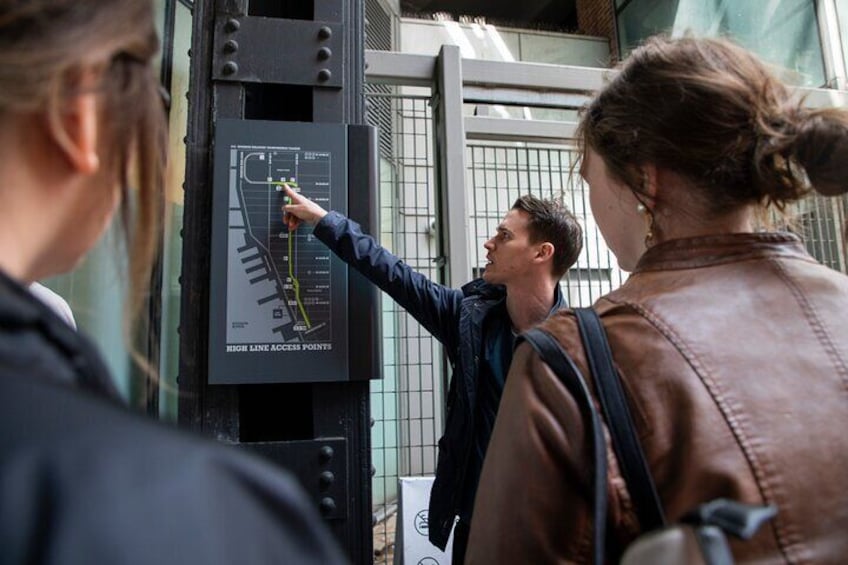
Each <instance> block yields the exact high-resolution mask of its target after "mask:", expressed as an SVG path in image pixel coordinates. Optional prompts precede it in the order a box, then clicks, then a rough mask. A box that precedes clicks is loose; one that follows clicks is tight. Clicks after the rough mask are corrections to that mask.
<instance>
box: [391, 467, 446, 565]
mask: <svg viewBox="0 0 848 565" xmlns="http://www.w3.org/2000/svg"><path fill="white" fill-rule="evenodd" d="M433 480H434V477H400V478H399V479H398V483H399V487H400V488H398V492H400V497H399V500H398V522H397V533H396V537H395V564H397V563H398V562H400V563H402V564H404V565H450V562H451V552H452V551H453V532H451V535H450V538H448V544H447V546H446V547H445V551H442V550H440V549H439V548H438V547H436V546H435V545H433V544H432V543H430V540H429V539H428V537H427V536H428V535H429V532H430V522H429V519H428V516H427V508H428V505H429V503H430V489H432V488H433Z"/></svg>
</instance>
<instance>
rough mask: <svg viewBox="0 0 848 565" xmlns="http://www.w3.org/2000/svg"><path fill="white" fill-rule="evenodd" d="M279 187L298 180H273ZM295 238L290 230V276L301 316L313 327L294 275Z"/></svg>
mask: <svg viewBox="0 0 848 565" xmlns="http://www.w3.org/2000/svg"><path fill="white" fill-rule="evenodd" d="M272 184H275V185H277V186H279V187H282V186H283V184H287V185H289V186H291V187H294V188H297V183H296V182H286V183H282V182H273V183H272ZM288 203H289V197H288V196H286V204H288ZM293 239H294V233H292V232H289V278H290V279H291V280H292V286H293V287H294V299H295V300H296V301H297V307H298V309H299V310H300V314H301V316H303V321H304V322H306V327H307V328H311V327H312V322H310V321H309V316H307V315H306V309H305V308H304V307H303V302H301V300H300V281H298V280H297V277H295V276H294V255H293V254H292V240H293Z"/></svg>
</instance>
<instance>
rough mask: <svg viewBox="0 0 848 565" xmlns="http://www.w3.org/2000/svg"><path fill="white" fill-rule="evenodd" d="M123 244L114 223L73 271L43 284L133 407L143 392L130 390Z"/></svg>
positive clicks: (118, 227) (131, 388)
mask: <svg viewBox="0 0 848 565" xmlns="http://www.w3.org/2000/svg"><path fill="white" fill-rule="evenodd" d="M116 217H117V216H116ZM122 241H123V235H122V234H121V229H120V226H119V223H118V222H117V221H115V222H113V225H112V226H111V227H110V228H109V230H108V232H107V233H106V235H105V236H104V237H103V239H102V240H101V241H100V243H98V244H97V246H96V247H95V248H94V249H93V250H92V251H91V252H90V253H89V254H88V255H87V256H86V258H85V260H84V261H83V262H82V263H81V264H80V265H79V266H78V267H77V268H76V269H74V270H73V271H71V272H70V273H67V274H64V275H60V276H58V277H53V278H51V279H48V280H46V281H43V282H44V285H45V286H47V287H49V288H50V289H52V290H53V291H55V292H56V293H58V294H59V295H60V296H62V297H63V298H64V299H65V300H66V301H67V302H68V305H69V306H70V307H71V311H73V313H74V318H75V319H76V323H77V328H79V330H80V331H81V332H83V333H85V334H86V335H88V336H89V337H90V338H91V339H92V340H94V342H95V343H96V344H97V346H98V350H99V351H100V354H101V355H102V356H103V358H104V359H105V361H106V365H107V366H108V368H109V371H110V373H111V375H112V378H113V379H114V381H115V385H116V386H117V387H118V390H119V391H120V392H121V396H123V397H124V399H125V400H127V401H130V402H133V403H135V402H140V401H141V400H142V397H141V396H140V395H141V394H143V391H141V390H136V389H134V388H133V386H132V379H131V374H132V373H131V370H130V368H131V361H130V358H129V353H128V351H127V347H126V342H125V339H124V336H125V333H124V325H123V320H124V299H125V298H126V288H125V287H126V278H125V276H124V274H125V267H126V265H125V263H124V262H123V261H122V260H120V258H121V257H125V256H126V253H122V252H121V249H122V248H123V243H122ZM136 393H138V394H139V396H137V394H136Z"/></svg>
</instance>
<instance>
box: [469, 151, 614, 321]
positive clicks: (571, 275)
mask: <svg viewBox="0 0 848 565" xmlns="http://www.w3.org/2000/svg"><path fill="white" fill-rule="evenodd" d="M467 157H468V159H467V162H468V175H467V179H466V181H467V187H468V194H469V203H468V207H469V210H470V214H471V222H470V226H471V230H472V232H473V233H472V235H471V238H470V239H469V240H470V245H471V246H472V249H470V250H469V252H470V256H471V257H472V265H473V266H474V275H475V276H479V274H480V273H481V272H482V270H483V268H484V266H485V264H486V259H485V255H486V253H485V250H484V249H483V244H484V243H485V242H486V240H488V239H489V238H490V237H491V236H492V235H493V234H494V232H495V228H496V227H497V225H498V224H499V223H500V221H501V220H502V219H503V217H504V216H505V215H506V213H507V212H508V211H509V209H510V208H511V207H512V205H513V203H514V202H515V200H516V199H517V198H518V197H519V196H522V195H525V194H532V195H533V196H536V197H539V198H549V199H556V200H559V201H561V202H563V203H564V204H565V205H566V206H568V208H569V209H570V210H571V211H572V213H574V215H575V216H576V217H577V219H578V220H579V221H580V224H581V225H582V226H583V230H584V242H583V251H582V252H581V253H580V257H579V258H578V259H577V263H576V264H575V265H574V266H573V267H572V268H571V269H570V270H569V272H568V273H567V274H566V276H565V277H564V278H563V280H562V282H561V283H560V284H561V285H562V290H563V293H564V294H565V296H566V298H567V299H568V303H569V304H570V305H572V306H588V305H590V304H592V302H594V301H595V300H596V299H597V298H598V297H600V296H602V295H603V294H606V293H607V292H609V291H610V290H612V289H613V288H616V287H618V286H620V285H621V283H622V282H624V279H625V278H626V273H624V272H623V271H621V270H620V269H619V268H618V264H617V262H616V260H615V257H614V256H613V255H612V253H610V251H609V249H608V248H607V246H606V243H605V242H604V239H603V237H602V236H601V233H600V232H599V231H598V228H597V225H596V224H595V221H594V218H592V214H591V211H590V209H589V193H588V189H587V187H586V186H585V185H584V183H583V182H582V180H581V179H580V176H579V175H578V174H577V165H576V162H577V159H578V154H577V151H576V150H575V149H574V148H573V147H569V146H563V145H535V144H534V145H531V144H527V143H497V142H485V143H475V144H468V146H467ZM572 173H573V174H572Z"/></svg>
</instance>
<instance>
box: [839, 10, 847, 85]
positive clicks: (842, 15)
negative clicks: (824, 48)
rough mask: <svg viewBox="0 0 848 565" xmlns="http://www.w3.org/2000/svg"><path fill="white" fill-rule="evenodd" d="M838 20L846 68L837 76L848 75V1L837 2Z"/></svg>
mask: <svg viewBox="0 0 848 565" xmlns="http://www.w3.org/2000/svg"><path fill="white" fill-rule="evenodd" d="M836 19H837V22H838V25H839V40H840V43H842V57H843V62H844V63H845V66H846V68H844V69H841V70H840V71H837V74H842V75H843V76H845V75H848V0H836Z"/></svg>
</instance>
